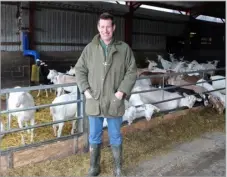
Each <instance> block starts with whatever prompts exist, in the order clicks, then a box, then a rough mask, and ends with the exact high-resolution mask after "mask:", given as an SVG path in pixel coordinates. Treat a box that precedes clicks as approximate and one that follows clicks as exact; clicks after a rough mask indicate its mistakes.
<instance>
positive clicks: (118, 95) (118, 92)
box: [115, 91, 124, 100]
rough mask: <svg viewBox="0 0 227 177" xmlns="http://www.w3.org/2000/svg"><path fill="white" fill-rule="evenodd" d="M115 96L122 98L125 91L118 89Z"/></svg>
mask: <svg viewBox="0 0 227 177" xmlns="http://www.w3.org/2000/svg"><path fill="white" fill-rule="evenodd" d="M115 96H116V97H117V98H118V99H119V100H122V98H123V96H124V93H123V92H120V91H117V92H116V93H115Z"/></svg>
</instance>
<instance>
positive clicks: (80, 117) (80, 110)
mask: <svg viewBox="0 0 227 177" xmlns="http://www.w3.org/2000/svg"><path fill="white" fill-rule="evenodd" d="M223 70H224V71H225V68H218V69H215V71H223ZM209 71H214V70H213V69H210V70H200V71H191V72H182V73H166V74H158V75H152V76H145V77H139V78H137V79H138V80H140V79H150V78H157V77H162V79H163V82H162V87H161V88H156V89H150V90H144V91H139V92H132V93H131V94H137V93H144V92H153V91H157V90H162V91H164V90H167V91H168V90H169V89H173V88H179V87H182V86H190V85H194V84H185V85H180V86H169V87H164V78H165V77H166V76H168V77H169V76H177V75H182V74H191V73H202V76H203V78H204V75H205V73H207V72H209ZM217 80H223V79H216V80H210V81H217ZM208 81H209V80H208ZM205 82H207V80H206V81H204V82H199V83H205ZM75 85H76V83H69V84H56V85H42V86H31V87H23V88H10V89H2V90H1V92H0V95H1V96H2V95H6V106H7V100H8V98H9V93H12V92H20V91H34V90H39V89H41V90H44V89H50V88H58V87H67V86H75ZM222 89H225V86H224V87H223V88H220V89H214V90H211V91H206V92H202V93H210V92H214V91H218V90H222ZM197 94H199V93H195V94H194V95H197ZM181 98H184V96H182V97H177V98H174V99H167V100H165V99H163V98H162V101H158V102H153V103H150V104H154V105H155V104H159V103H164V102H168V101H172V100H177V99H181ZM84 100H85V97H84V95H83V94H81V93H80V91H79V89H77V100H74V101H67V102H61V103H57V104H44V105H38V106H34V107H28V108H24V109H13V110H9V109H8V107H6V109H5V110H1V112H0V123H1V122H2V120H1V115H2V114H9V113H13V112H20V111H26V110H34V109H41V108H46V107H50V106H58V105H64V104H71V103H77V116H76V117H75V118H71V119H66V120H64V121H53V122H48V123H42V124H37V125H34V126H28V127H25V128H14V129H9V127H11V125H10V122H9V117H8V120H7V130H6V131H4V132H1V126H0V145H1V142H2V139H1V135H3V134H5V135H7V134H10V133H15V132H19V131H23V130H28V129H33V128H34V129H35V128H39V127H45V126H50V125H53V124H58V123H61V122H68V121H73V120H77V121H78V123H77V129H78V132H77V133H74V134H71V135H67V136H61V137H59V138H54V139H50V140H45V141H41V142H35V143H32V144H26V145H21V146H17V147H9V148H7V149H4V150H3V149H0V156H1V154H6V153H9V152H15V151H18V150H21V149H26V148H29V147H37V146H40V145H44V144H48V143H53V142H57V141H59V140H66V139H70V138H78V137H79V136H83V141H84V148H83V149H84V151H85V152H87V151H88V147H89V143H88V134H89V129H88V119H87V116H86V114H85V109H84V108H85V101H84ZM178 109H182V108H177V109H175V110H178ZM170 111H173V110H168V111H163V113H166V112H170Z"/></svg>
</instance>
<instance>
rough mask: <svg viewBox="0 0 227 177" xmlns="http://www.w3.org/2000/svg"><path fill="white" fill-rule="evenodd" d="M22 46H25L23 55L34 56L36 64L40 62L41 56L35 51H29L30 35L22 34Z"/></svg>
mask: <svg viewBox="0 0 227 177" xmlns="http://www.w3.org/2000/svg"><path fill="white" fill-rule="evenodd" d="M22 46H23V55H24V56H33V58H34V60H35V63H36V62H37V61H38V60H40V55H39V53H38V52H37V51H35V50H29V49H28V48H29V42H28V34H27V33H26V32H22Z"/></svg>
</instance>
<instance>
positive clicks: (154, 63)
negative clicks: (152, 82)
mask: <svg viewBox="0 0 227 177" xmlns="http://www.w3.org/2000/svg"><path fill="white" fill-rule="evenodd" d="M146 63H149V65H148V70H153V68H154V67H155V66H157V65H158V64H157V63H156V62H155V61H150V60H148V58H147V59H146Z"/></svg>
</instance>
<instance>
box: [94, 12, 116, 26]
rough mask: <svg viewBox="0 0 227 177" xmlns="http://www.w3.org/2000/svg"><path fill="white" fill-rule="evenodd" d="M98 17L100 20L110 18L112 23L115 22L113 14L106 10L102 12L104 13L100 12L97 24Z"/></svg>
mask: <svg viewBox="0 0 227 177" xmlns="http://www.w3.org/2000/svg"><path fill="white" fill-rule="evenodd" d="M100 19H102V20H111V21H112V25H114V24H115V22H114V17H113V15H111V14H110V13H108V12H104V13H102V14H101V15H100V16H99V19H98V24H99V21H100Z"/></svg>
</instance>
